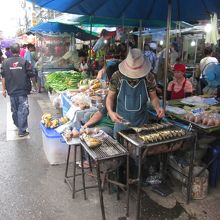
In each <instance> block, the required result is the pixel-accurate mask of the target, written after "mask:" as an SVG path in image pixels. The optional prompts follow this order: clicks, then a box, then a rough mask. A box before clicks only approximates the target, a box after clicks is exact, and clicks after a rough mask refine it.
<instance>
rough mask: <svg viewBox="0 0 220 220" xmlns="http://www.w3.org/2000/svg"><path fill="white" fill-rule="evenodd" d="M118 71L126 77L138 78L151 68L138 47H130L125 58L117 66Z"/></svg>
mask: <svg viewBox="0 0 220 220" xmlns="http://www.w3.org/2000/svg"><path fill="white" fill-rule="evenodd" d="M118 68H119V71H120V72H121V73H122V74H123V75H124V76H127V77H128V78H131V79H138V78H142V77H144V76H146V75H147V74H148V73H149V72H150V70H151V63H150V61H149V60H148V59H146V58H144V55H143V53H142V51H141V50H140V49H137V48H134V49H130V50H129V52H128V55H127V57H126V59H125V60H123V61H122V62H121V63H120V64H119V66H118Z"/></svg>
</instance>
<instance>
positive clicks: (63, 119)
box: [59, 116, 69, 124]
mask: <svg viewBox="0 0 220 220" xmlns="http://www.w3.org/2000/svg"><path fill="white" fill-rule="evenodd" d="M68 121H69V119H68V118H67V117H66V116H63V117H61V118H60V119H59V122H60V124H66V123H67V122H68Z"/></svg>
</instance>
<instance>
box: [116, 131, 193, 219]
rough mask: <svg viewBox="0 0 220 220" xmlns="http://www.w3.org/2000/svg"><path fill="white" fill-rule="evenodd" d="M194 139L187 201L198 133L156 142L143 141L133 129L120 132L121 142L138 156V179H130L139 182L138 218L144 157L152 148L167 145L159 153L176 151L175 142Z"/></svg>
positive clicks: (118, 137) (118, 136)
mask: <svg viewBox="0 0 220 220" xmlns="http://www.w3.org/2000/svg"><path fill="white" fill-rule="evenodd" d="M191 139H193V143H194V144H193V147H191V158H190V166H189V174H188V185H187V203H188V202H189V200H190V196H191V185H192V175H193V161H194V154H195V150H196V143H197V135H196V133H191V132H190V133H189V132H187V133H186V135H184V136H182V137H178V138H172V139H167V140H163V141H158V142H154V143H144V142H143V141H140V139H139V140H138V138H137V133H136V132H134V131H131V130H125V131H121V132H118V134H117V140H118V142H119V143H120V144H122V145H123V146H124V147H126V148H127V150H128V152H129V154H132V155H134V154H135V156H136V159H137V166H138V176H137V179H132V180H131V179H129V183H132V184H133V183H137V207H136V210H137V213H136V219H137V220H139V219H140V199H141V198H140V196H141V183H142V171H141V170H142V169H141V168H142V159H143V158H144V157H146V156H147V155H149V153H152V150H154V149H155V148H157V147H158V146H160V145H164V144H165V145H166V146H167V148H166V149H164V150H163V152H157V154H161V153H168V152H174V151H177V150H178V149H176V148H173V147H172V146H173V144H174V143H176V142H179V141H186V140H191Z"/></svg>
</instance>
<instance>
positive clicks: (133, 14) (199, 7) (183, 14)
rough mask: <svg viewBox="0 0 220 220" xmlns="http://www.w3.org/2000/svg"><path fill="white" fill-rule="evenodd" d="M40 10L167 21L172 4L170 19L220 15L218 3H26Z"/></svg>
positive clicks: (53, 0)
mask: <svg viewBox="0 0 220 220" xmlns="http://www.w3.org/2000/svg"><path fill="white" fill-rule="evenodd" d="M28 1H30V2H33V3H35V4H37V5H39V6H41V7H44V8H48V9H53V10H57V11H61V12H66V13H70V14H81V15H89V16H100V17H111V18H128V19H141V20H149V19H151V20H154V19H155V20H162V21H165V20H166V19H167V5H168V2H170V3H172V20H176V21H180V20H183V21H195V20H204V19H209V18H210V17H209V15H210V14H211V13H213V12H216V13H217V14H220V1H217V0H172V1H171V0H129V1H128V0H120V1H118V0H108V1H106V0H96V1H92V2H91V0H62V1H60V0H28Z"/></svg>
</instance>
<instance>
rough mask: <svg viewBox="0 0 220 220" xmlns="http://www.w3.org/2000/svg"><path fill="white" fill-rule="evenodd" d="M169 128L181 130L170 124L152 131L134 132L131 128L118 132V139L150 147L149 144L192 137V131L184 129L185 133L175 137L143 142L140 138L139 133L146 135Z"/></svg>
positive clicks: (153, 144) (154, 144)
mask: <svg viewBox="0 0 220 220" xmlns="http://www.w3.org/2000/svg"><path fill="white" fill-rule="evenodd" d="M170 130H183V129H180V128H179V127H177V126H170V127H168V128H163V129H158V130H155V131H154V132H152V131H141V132H135V131H133V130H124V131H121V132H119V134H118V135H119V137H118V138H119V139H120V141H119V142H120V143H123V141H124V140H127V141H128V142H130V143H131V144H133V145H135V146H136V147H151V146H156V145H160V144H166V143H171V142H175V141H179V140H184V139H188V138H190V137H192V133H190V132H187V131H184V132H185V134H184V135H181V136H176V137H167V138H163V139H162V140H156V141H151V142H145V141H143V139H141V138H140V135H148V134H153V133H158V131H170Z"/></svg>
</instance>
